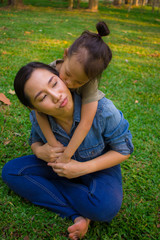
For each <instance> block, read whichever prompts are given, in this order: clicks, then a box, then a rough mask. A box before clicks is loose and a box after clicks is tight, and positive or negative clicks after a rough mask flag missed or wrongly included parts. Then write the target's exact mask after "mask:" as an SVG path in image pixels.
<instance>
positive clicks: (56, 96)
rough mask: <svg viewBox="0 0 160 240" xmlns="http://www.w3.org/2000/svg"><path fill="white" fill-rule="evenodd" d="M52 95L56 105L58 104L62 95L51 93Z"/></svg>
mask: <svg viewBox="0 0 160 240" xmlns="http://www.w3.org/2000/svg"><path fill="white" fill-rule="evenodd" d="M50 95H51V98H52V100H53V102H54V103H57V102H58V101H59V100H60V99H61V93H59V92H55V91H51V93H50Z"/></svg>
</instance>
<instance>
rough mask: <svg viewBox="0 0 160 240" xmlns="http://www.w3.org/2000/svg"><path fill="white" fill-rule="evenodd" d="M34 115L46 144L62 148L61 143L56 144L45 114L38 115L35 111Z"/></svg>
mask: <svg viewBox="0 0 160 240" xmlns="http://www.w3.org/2000/svg"><path fill="white" fill-rule="evenodd" d="M35 113H36V118H37V121H38V124H39V126H40V128H41V130H42V132H43V134H44V136H45V138H46V140H47V142H48V144H49V145H50V146H52V147H60V146H62V145H61V143H60V142H58V141H57V139H56V138H55V136H54V134H53V132H52V130H51V127H50V125H49V122H48V118H47V116H46V115H45V114H43V113H39V112H37V111H35Z"/></svg>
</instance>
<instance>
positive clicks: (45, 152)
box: [31, 142, 65, 162]
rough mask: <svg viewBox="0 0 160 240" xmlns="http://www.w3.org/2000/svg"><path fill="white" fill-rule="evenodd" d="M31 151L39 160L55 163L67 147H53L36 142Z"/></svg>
mask: <svg viewBox="0 0 160 240" xmlns="http://www.w3.org/2000/svg"><path fill="white" fill-rule="evenodd" d="M31 149H32V151H33V153H34V154H35V155H36V157H37V158H40V159H42V160H44V161H45V162H55V161H56V160H57V159H58V157H59V156H60V155H61V154H62V153H63V152H64V149H65V147H51V146H50V145H49V144H48V143H46V144H43V143H42V142H35V143H33V144H32V145H31Z"/></svg>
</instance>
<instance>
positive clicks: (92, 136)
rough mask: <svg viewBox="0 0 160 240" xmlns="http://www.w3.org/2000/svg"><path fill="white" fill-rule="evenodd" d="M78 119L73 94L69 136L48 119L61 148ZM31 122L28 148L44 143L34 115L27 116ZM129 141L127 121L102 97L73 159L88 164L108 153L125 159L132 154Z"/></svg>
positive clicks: (78, 106) (77, 99) (77, 102)
mask: <svg viewBox="0 0 160 240" xmlns="http://www.w3.org/2000/svg"><path fill="white" fill-rule="evenodd" d="M80 119H81V97H80V96H79V95H77V94H76V93H74V119H73V125H72V128H71V131H70V134H69V135H68V134H67V133H66V132H65V131H64V130H63V129H62V128H61V126H60V125H58V124H57V123H56V122H55V120H54V118H53V117H52V116H48V120H49V122H50V126H51V129H52V131H53V133H54V135H55V137H56V139H57V140H58V141H59V142H61V143H62V144H63V145H64V146H67V145H68V143H69V141H70V139H71V137H72V136H73V133H74V131H75V129H76V127H77V126H78V124H79V122H80ZM30 120H31V123H32V130H31V135H30V145H31V144H32V143H35V142H43V143H46V139H45V137H44V135H43V133H42V131H41V129H40V127H39V125H38V122H37V120H36V115H35V112H34V111H32V112H31V113H30ZM131 139H132V135H131V133H130V131H129V124H128V121H127V120H126V119H124V117H123V114H122V112H121V111H119V110H118V109H117V108H116V107H115V106H114V104H113V103H112V101H110V100H109V99H107V98H105V97H104V98H102V99H101V100H99V101H98V107H97V112H96V115H95V117H94V120H93V124H92V127H91V129H90V131H89V132H88V134H87V136H86V138H85V139H84V140H83V142H82V143H81V145H80V146H79V148H78V149H77V151H76V152H75V154H74V155H73V157H72V158H73V159H75V160H77V161H81V162H83V161H88V160H91V159H93V158H96V157H98V156H100V155H102V154H104V153H106V152H107V151H109V150H114V151H116V152H119V153H121V154H122V155H128V154H131V153H132V152H133V144H132V140H131Z"/></svg>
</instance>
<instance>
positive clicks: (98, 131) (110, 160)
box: [2, 62, 133, 239]
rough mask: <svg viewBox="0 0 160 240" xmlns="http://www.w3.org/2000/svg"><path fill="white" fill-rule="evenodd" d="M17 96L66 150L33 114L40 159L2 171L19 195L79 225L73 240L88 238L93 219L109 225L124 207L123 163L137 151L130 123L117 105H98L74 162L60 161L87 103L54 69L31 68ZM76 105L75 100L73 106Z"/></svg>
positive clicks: (20, 77)
mask: <svg viewBox="0 0 160 240" xmlns="http://www.w3.org/2000/svg"><path fill="white" fill-rule="evenodd" d="M14 86H15V91H16V94H17V96H18V98H19V100H20V101H21V102H22V103H23V104H24V105H25V106H27V107H28V108H30V109H35V110H37V111H38V112H42V113H45V114H46V115H47V116H48V120H49V122H50V125H51V128H52V131H53V133H54V135H55V137H56V138H57V140H58V141H59V142H60V143H61V144H62V146H61V147H55V148H53V147H50V146H49V145H48V144H47V143H46V139H45V137H44V135H43V133H42V132H41V129H40V127H39V126H38V122H37V120H36V116H35V112H34V111H32V112H31V115H30V117H31V122H32V130H31V136H30V144H31V148H32V151H33V153H34V155H30V156H25V157H21V158H17V159H13V160H11V161H10V162H8V163H7V164H6V165H5V166H4V168H3V171H2V178H3V180H4V182H6V184H7V185H8V186H9V187H10V188H11V189H12V190H13V191H15V192H16V193H17V194H19V195H20V196H22V197H24V198H26V199H28V200H29V201H31V202H32V203H34V204H37V205H39V206H44V207H46V208H48V209H50V210H52V211H53V212H56V213H58V214H60V216H62V217H68V218H71V219H72V220H73V222H74V224H73V225H72V226H70V227H69V228H68V232H69V238H70V239H78V238H80V237H83V236H84V235H85V234H86V232H87V230H88V225H89V223H90V221H91V220H93V221H106V222H109V221H111V219H112V218H113V217H114V216H115V215H116V214H117V213H118V211H119V209H120V207H121V203H122V179H121V170H120V165H119V164H120V163H121V162H122V161H124V160H126V159H127V158H128V157H129V156H130V154H131V153H132V151H133V145H132V142H131V138H132V137H131V133H130V131H129V130H128V122H127V121H126V120H125V119H124V117H123V114H122V113H121V112H120V111H119V110H117V109H116V107H115V106H114V105H113V103H112V102H111V101H110V100H108V99H106V98H103V99H101V100H100V101H99V103H98V108H97V113H96V116H95V118H94V121H93V125H92V127H91V130H90V131H89V133H88V135H87V136H86V138H85V140H84V141H83V142H82V144H81V145H80V147H79V148H78V150H77V151H76V152H75V154H74V156H72V159H71V160H70V161H69V162H68V163H56V159H57V158H58V157H59V156H60V154H61V153H62V152H63V151H64V147H65V146H67V144H68V143H69V141H70V139H71V137H72V135H73V133H74V131H75V129H76V127H77V125H78V123H79V122H80V113H81V98H80V96H78V95H77V94H76V93H74V94H73V96H72V95H71V93H70V91H69V89H68V88H67V87H66V85H65V84H64V83H63V82H62V81H61V79H60V78H59V77H58V73H57V72H56V70H54V69H53V68H52V67H50V66H48V65H45V64H43V63H37V62H33V63H29V64H27V65H26V66H24V67H22V68H21V69H20V70H19V72H18V73H17V75H16V78H15V82H14ZM73 100H74V101H73Z"/></svg>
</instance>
